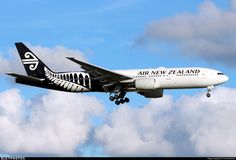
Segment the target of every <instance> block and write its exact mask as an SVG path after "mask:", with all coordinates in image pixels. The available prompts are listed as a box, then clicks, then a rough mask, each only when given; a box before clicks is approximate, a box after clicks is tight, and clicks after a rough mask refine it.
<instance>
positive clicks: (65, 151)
mask: <svg viewBox="0 0 236 160" xmlns="http://www.w3.org/2000/svg"><path fill="white" fill-rule="evenodd" d="M102 111H103V106H102V104H101V103H100V102H99V101H98V100H97V99H96V98H95V97H91V96H85V95H81V94H68V93H61V92H55V91H50V92H49V93H48V94H45V95H42V96H39V97H36V98H35V99H30V100H25V99H24V98H23V97H22V96H21V95H20V91H19V90H17V89H9V90H6V91H4V92H2V93H0V128H1V132H0V153H9V154H20V153H22V154H24V153H26V154H48V155H63V156H73V155H76V148H77V147H78V145H80V144H84V143H85V142H86V141H87V140H88V139H89V134H90V131H91V125H92V124H91V122H90V120H91V118H92V117H93V116H98V115H99V114H101V112H102Z"/></svg>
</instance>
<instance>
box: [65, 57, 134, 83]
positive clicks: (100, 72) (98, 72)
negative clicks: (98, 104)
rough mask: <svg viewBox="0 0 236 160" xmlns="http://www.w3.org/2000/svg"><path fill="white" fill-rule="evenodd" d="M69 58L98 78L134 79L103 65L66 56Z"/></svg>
mask: <svg viewBox="0 0 236 160" xmlns="http://www.w3.org/2000/svg"><path fill="white" fill-rule="evenodd" d="M66 58H68V59H69V60H71V61H73V62H75V63H77V64H79V65H80V66H81V68H82V69H84V70H85V71H86V72H88V73H90V74H92V75H93V76H95V77H98V79H105V80H128V79H132V78H131V77H129V76H126V75H122V74H120V73H116V72H114V71H110V70H107V69H104V68H102V67H98V66H95V65H92V64H89V63H86V62H83V61H80V60H77V59H75V58H73V57H66Z"/></svg>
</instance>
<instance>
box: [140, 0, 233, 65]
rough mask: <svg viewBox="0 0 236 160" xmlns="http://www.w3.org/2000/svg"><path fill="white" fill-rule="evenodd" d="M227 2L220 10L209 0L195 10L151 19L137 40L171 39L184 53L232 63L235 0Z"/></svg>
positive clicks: (228, 63)
mask: <svg viewBox="0 0 236 160" xmlns="http://www.w3.org/2000/svg"><path fill="white" fill-rule="evenodd" d="M230 4H231V8H230V9H228V10H222V9H220V8H218V7H217V6H216V5H215V4H214V3H213V2H212V1H205V2H204V3H203V4H202V5H201V6H200V7H199V10H198V12H197V13H182V14H178V15H175V16H172V17H168V18H165V19H161V20H159V21H156V22H153V23H151V24H150V25H149V26H148V27H147V29H146V31H145V33H144V36H143V37H142V38H141V39H140V41H139V42H143V41H144V42H145V41H146V40H148V41H149V40H151V41H154V42H156V43H157V44H159V43H160V42H163V41H165V42H168V43H169V42H171V43H172V44H177V46H180V48H181V49H182V51H183V52H184V53H185V54H186V55H189V56H193V55H195V56H199V57H202V58H205V59H206V60H207V61H215V62H220V63H223V64H225V65H230V66H235V62H234V59H235V58H236V38H235V37H236V12H235V1H233V0H232V1H231V3H230Z"/></svg>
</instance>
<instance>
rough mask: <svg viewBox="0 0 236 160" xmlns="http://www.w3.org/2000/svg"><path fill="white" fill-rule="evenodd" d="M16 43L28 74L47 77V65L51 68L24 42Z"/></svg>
mask: <svg viewBox="0 0 236 160" xmlns="http://www.w3.org/2000/svg"><path fill="white" fill-rule="evenodd" d="M15 45H16V48H17V51H18V53H19V55H20V58H21V61H22V63H23V65H24V67H25V70H26V72H27V74H28V76H32V77H36V78H45V71H44V69H45V67H46V68H47V69H48V70H50V69H49V68H48V67H47V66H46V65H45V64H44V63H43V62H42V61H41V60H40V59H39V58H38V57H37V56H36V55H35V54H34V53H33V52H32V51H31V50H30V49H29V48H27V47H26V46H25V45H24V44H23V43H21V42H19V43H15ZM50 71H51V70H50Z"/></svg>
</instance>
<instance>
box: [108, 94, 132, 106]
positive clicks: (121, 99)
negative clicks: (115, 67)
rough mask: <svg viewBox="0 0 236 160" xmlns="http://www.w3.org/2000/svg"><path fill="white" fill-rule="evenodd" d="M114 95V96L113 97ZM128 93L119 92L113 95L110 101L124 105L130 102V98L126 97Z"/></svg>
mask: <svg viewBox="0 0 236 160" xmlns="http://www.w3.org/2000/svg"><path fill="white" fill-rule="evenodd" d="M112 94H114V95H112ZM125 94H126V92H117V93H111V95H110V97H109V99H110V100H111V101H115V104H116V105H119V104H124V103H128V102H129V98H127V97H125Z"/></svg>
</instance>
